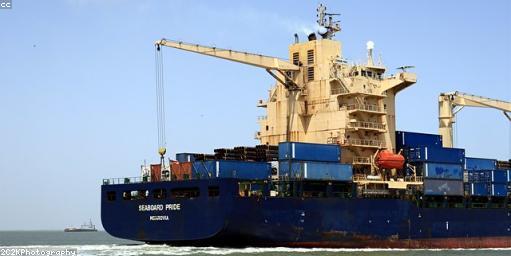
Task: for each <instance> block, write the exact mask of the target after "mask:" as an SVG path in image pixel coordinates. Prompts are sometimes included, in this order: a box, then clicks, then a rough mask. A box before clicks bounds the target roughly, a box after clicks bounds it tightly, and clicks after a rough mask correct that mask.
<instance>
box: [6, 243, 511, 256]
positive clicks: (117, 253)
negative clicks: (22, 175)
mask: <svg viewBox="0 0 511 256" xmlns="http://www.w3.org/2000/svg"><path fill="white" fill-rule="evenodd" d="M0 248H33V249H35V248H44V249H77V251H78V255H84V256H89V255H98V256H102V255H105V256H106V255H113V256H123V255H126V256H131V255H133V256H135V255H176V256H179V255H183V256H184V255H197V254H200V255H231V254H259V253H287V254H293V253H298V254H304V255H307V254H309V253H318V252H339V253H341V252H388V251H390V252H392V251H434V252H438V251H450V250H454V251H462V250H466V251H511V248H489V249H461V248H460V249H417V250H415V249H414V250H409V249H385V248H370V249H369V248H367V249H365V248H364V249H324V248H311V249H308V248H288V247H275V248H259V247H248V248H239V249H238V248H217V247H172V246H167V245H147V244H141V245H116V244H110V245H55V246H52V245H30V246H0Z"/></svg>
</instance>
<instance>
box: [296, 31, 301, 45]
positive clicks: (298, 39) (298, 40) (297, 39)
mask: <svg viewBox="0 0 511 256" xmlns="http://www.w3.org/2000/svg"><path fill="white" fill-rule="evenodd" d="M299 42H300V38H298V34H297V33H295V44H297V43H299Z"/></svg>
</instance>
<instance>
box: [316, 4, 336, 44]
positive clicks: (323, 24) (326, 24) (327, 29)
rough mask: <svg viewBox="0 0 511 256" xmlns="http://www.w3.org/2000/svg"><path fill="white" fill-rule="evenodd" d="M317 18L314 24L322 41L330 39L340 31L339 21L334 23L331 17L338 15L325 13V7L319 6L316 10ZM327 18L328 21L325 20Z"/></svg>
mask: <svg viewBox="0 0 511 256" xmlns="http://www.w3.org/2000/svg"><path fill="white" fill-rule="evenodd" d="M316 11H318V14H317V15H316V17H317V18H318V19H317V20H316V22H317V23H318V25H319V29H318V33H319V34H320V35H321V37H322V38H323V39H332V38H333V37H334V35H335V33H336V32H339V31H341V25H340V21H334V20H333V16H339V15H341V14H339V13H327V12H326V6H324V5H323V4H320V5H319V6H318V8H317V9H316ZM327 18H328V19H327Z"/></svg>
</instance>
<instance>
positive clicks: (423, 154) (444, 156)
mask: <svg viewBox="0 0 511 256" xmlns="http://www.w3.org/2000/svg"><path fill="white" fill-rule="evenodd" d="M404 155H405V157H406V158H407V160H408V161H409V162H437V163H450V164H463V161H464V160H465V149H461V148H439V147H428V146H423V147H415V148H408V149H405V150H404Z"/></svg>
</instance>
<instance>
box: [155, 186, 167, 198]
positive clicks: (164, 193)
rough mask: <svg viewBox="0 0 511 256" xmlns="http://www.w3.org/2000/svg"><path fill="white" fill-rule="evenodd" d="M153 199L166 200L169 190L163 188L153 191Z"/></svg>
mask: <svg viewBox="0 0 511 256" xmlns="http://www.w3.org/2000/svg"><path fill="white" fill-rule="evenodd" d="M153 197H154V198H155V199H165V198H166V197H167V190H166V189H163V188H158V189H155V190H153Z"/></svg>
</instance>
